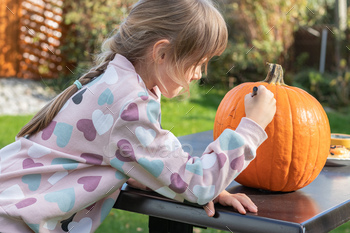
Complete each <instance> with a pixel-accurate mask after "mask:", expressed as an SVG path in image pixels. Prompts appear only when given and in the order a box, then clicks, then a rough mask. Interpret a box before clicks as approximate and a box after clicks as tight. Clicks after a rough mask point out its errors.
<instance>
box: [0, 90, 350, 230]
mask: <svg viewBox="0 0 350 233" xmlns="http://www.w3.org/2000/svg"><path fill="white" fill-rule="evenodd" d="M194 90H195V91H194V92H193V93H191V98H189V99H185V100H179V99H172V100H168V99H163V100H162V126H163V128H165V129H168V130H170V131H171V132H173V133H174V134H175V135H176V136H182V135H186V134H191V133H196V132H201V131H206V130H210V129H212V128H213V122H214V118H215V113H216V109H217V107H218V105H219V103H220V101H221V99H222V98H223V96H224V94H225V92H224V91H221V90H218V89H216V88H215V87H214V88H211V87H209V88H207V87H204V88H201V87H199V88H198V87H195V88H194ZM327 114H328V117H329V120H330V125H331V129H332V132H334V133H348V134H350V124H346V122H347V121H348V120H349V119H350V108H348V109H343V110H341V111H340V112H328V113H327ZM31 117H32V116H0V132H1V134H0V148H2V147H3V146H5V145H7V144H9V143H11V142H13V141H14V138H15V135H16V134H17V133H18V131H19V130H20V128H21V127H22V126H23V125H24V124H25V123H26V122H28V121H29V120H30V119H31ZM112 232H113V233H114V232H123V233H134V232H148V216H145V215H141V214H135V213H131V212H127V211H122V210H115V209H113V210H112V211H111V213H110V214H109V215H108V217H107V218H106V220H105V222H104V223H103V224H102V225H101V226H100V227H99V228H98V230H97V231H96V233H112ZM194 232H195V233H199V232H202V233H214V232H223V231H219V230H214V229H207V230H204V229H201V228H195V229H194ZM331 233H350V222H347V223H345V224H343V225H342V226H340V227H338V228H337V229H335V230H333V231H331Z"/></svg>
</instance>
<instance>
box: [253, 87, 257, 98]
mask: <svg viewBox="0 0 350 233" xmlns="http://www.w3.org/2000/svg"><path fill="white" fill-rule="evenodd" d="M257 94H258V88H257V87H253V92H252V97H254V96H255V95H257Z"/></svg>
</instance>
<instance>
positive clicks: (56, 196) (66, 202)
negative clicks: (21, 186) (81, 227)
mask: <svg viewBox="0 0 350 233" xmlns="http://www.w3.org/2000/svg"><path fill="white" fill-rule="evenodd" d="M44 198H45V200H46V201H48V202H53V203H56V204H57V205H58V208H60V210H61V211H62V212H69V211H70V210H71V209H73V207H74V204H75V192H74V188H68V189H62V190H59V191H56V192H52V193H48V194H46V195H45V197H44Z"/></svg>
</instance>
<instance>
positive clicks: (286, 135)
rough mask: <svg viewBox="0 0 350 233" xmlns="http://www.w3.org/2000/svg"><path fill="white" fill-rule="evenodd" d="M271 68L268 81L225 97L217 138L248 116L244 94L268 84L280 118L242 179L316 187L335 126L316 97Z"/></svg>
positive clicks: (260, 184) (251, 183) (285, 187)
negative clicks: (313, 183)
mask: <svg viewBox="0 0 350 233" xmlns="http://www.w3.org/2000/svg"><path fill="white" fill-rule="evenodd" d="M268 65H269V66H270V67H269V68H270V69H269V73H268V75H267V77H266V79H265V80H264V81H263V82H255V83H254V82H248V83H243V84H240V85H238V86H236V87H235V88H233V89H232V90H230V91H229V92H228V93H227V94H226V96H225V97H224V98H223V100H222V101H221V103H220V105H219V108H218V110H217V113H216V117H215V125H214V139H216V138H217V137H219V136H220V134H221V132H222V131H224V129H226V128H230V129H233V130H235V129H236V127H237V126H238V124H239V123H240V121H241V118H242V117H244V116H245V110H244V96H245V95H246V94H248V93H250V92H252V89H253V87H254V86H259V85H264V86H265V87H266V88H267V89H268V90H270V91H271V92H273V93H274V95H275V98H276V108H277V110H276V115H275V117H274V119H273V120H272V122H271V123H270V124H269V125H268V126H267V127H266V129H265V131H266V133H267V135H268V139H267V140H266V141H265V142H264V143H263V144H262V145H261V146H260V147H259V148H258V150H257V155H256V158H255V159H254V160H253V161H252V162H251V163H250V164H249V165H248V167H247V168H246V169H245V170H244V171H243V172H242V173H241V174H240V175H239V176H238V177H237V178H236V181H237V182H238V183H240V184H242V185H245V186H248V187H253V188H259V189H264V190H269V191H281V192H289V191H294V190H297V189H300V188H303V187H305V186H306V185H308V184H310V183H311V182H312V181H313V180H314V179H315V178H316V177H317V176H318V174H319V173H320V172H321V170H322V168H323V166H324V165H325V163H326V160H327V156H328V152H329V147H330V137H331V135H330V126H329V121H328V118H327V115H326V113H325V111H324V109H323V107H322V106H321V104H320V103H319V102H318V101H317V100H316V99H315V98H314V97H313V96H311V95H310V94H308V93H307V92H305V91H303V90H301V89H299V88H297V87H292V86H288V85H286V84H284V81H283V70H282V67H281V66H280V65H278V64H269V63H268Z"/></svg>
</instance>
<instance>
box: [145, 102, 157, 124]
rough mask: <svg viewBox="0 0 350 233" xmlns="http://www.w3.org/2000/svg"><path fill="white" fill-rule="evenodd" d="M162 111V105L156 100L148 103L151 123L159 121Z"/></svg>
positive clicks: (148, 115) (148, 114)
mask: <svg viewBox="0 0 350 233" xmlns="http://www.w3.org/2000/svg"><path fill="white" fill-rule="evenodd" d="M159 113H160V105H159V103H158V102H157V101H155V100H150V101H149V102H148V104H147V117H148V120H149V121H150V122H151V123H157V120H158V118H159Z"/></svg>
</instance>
